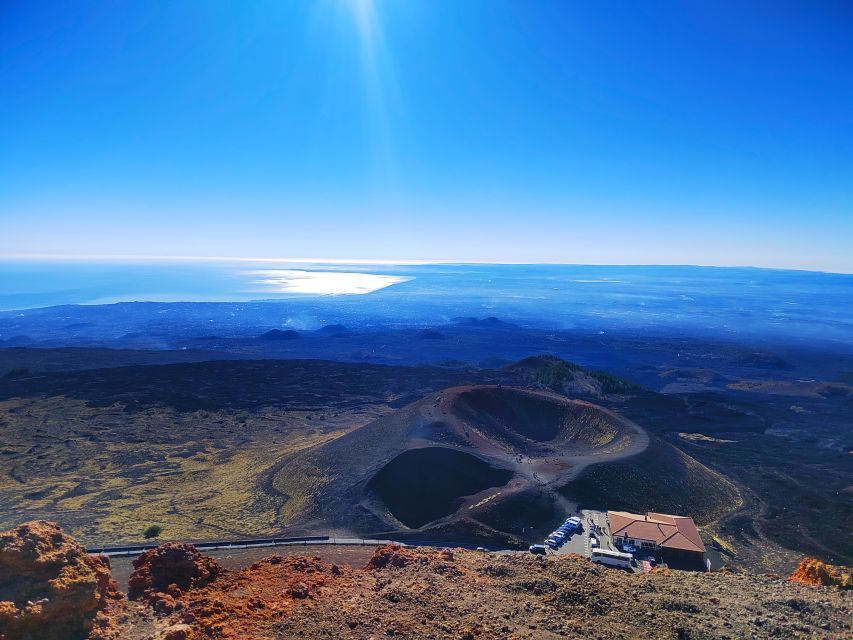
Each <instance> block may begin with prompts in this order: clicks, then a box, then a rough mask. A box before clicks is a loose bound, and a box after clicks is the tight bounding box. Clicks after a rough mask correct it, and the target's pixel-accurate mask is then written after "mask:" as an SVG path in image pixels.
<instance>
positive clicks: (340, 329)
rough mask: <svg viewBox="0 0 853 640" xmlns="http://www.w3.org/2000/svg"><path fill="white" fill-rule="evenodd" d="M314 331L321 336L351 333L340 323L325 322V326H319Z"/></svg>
mask: <svg viewBox="0 0 853 640" xmlns="http://www.w3.org/2000/svg"><path fill="white" fill-rule="evenodd" d="M314 333H316V334H319V335H321V336H337V335H341V334H344V333H351V332H350V330H349V329H348V328H347V327H345V326H344V325H342V324H327V325H326V326H325V327H320V328H319V329H317V330H316V331H315V332H314Z"/></svg>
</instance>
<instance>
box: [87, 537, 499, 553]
mask: <svg viewBox="0 0 853 640" xmlns="http://www.w3.org/2000/svg"><path fill="white" fill-rule="evenodd" d="M165 542H167V541H166V540H160V541H158V542H153V543H151V544H142V545H127V546H122V547H88V548H87V549H86V552H87V553H91V554H94V555H104V556H111V557H121V556H135V555H139V554H141V553H144V552H145V551H148V550H149V549H155V548H157V547H158V546H159V545H161V544H163V543H165ZM191 544H192V545H193V546H194V547H195V548H196V549H198V550H199V551H213V550H228V549H257V548H261V547H288V546H291V547H296V546H300V547H301V546H306V545H309V544H310V545H316V544H336V545H357V546H370V547H380V546H382V545H386V544H399V545H402V546H406V547H439V548H442V547H451V548H458V547H462V548H468V549H475V548H477V549H479V548H484V547H477V546H476V545H470V544H463V543H459V542H448V541H446V540H444V541H438V540H415V541H413V540H407V541H405V542H403V541H400V540H376V539H371V538H335V537H331V536H305V537H300V538H257V539H244V540H214V541H208V542H193V543H191ZM488 550H489V551H515V550H513V549H495V548H493V547H489V549H488Z"/></svg>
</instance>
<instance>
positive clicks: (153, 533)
mask: <svg viewBox="0 0 853 640" xmlns="http://www.w3.org/2000/svg"><path fill="white" fill-rule="evenodd" d="M161 533H163V527H161V526H159V525H156V524H152V525H151V526H150V527H148V528H147V529H146V530H145V532H144V533H143V534H142V535H144V536H145V539H146V540H150V539H151V538H156V537H158V536H159V535H160V534H161Z"/></svg>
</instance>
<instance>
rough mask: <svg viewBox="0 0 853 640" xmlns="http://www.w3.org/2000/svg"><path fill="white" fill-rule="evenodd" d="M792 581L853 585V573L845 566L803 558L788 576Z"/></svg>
mask: <svg viewBox="0 0 853 640" xmlns="http://www.w3.org/2000/svg"><path fill="white" fill-rule="evenodd" d="M788 580H789V581H790V582H799V583H801V584H809V585H813V586H816V587H817V586H823V587H841V588H842V589H850V588H851V587H853V574H851V573H850V570H849V569H847V568H845V567H835V566H833V565H831V564H826V563H825V562H821V561H820V560H815V559H814V558H803V560H802V562H800V566H799V567H797V570H796V571H794V573H793V574H792V575H791V577H790V578H788Z"/></svg>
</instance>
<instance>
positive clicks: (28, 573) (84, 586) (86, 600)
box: [0, 520, 123, 640]
mask: <svg viewBox="0 0 853 640" xmlns="http://www.w3.org/2000/svg"><path fill="white" fill-rule="evenodd" d="M0 585H2V586H3V587H4V588H3V591H2V600H0V640H13V639H14V640H30V639H32V640H36V639H38V640H64V639H65V638H79V637H83V636H86V635H87V634H88V637H89V638H92V639H93V640H95V639H98V640H106V639H109V638H117V637H118V632H117V630H116V629H115V628H114V626H113V623H111V622H110V620H109V618H108V617H107V616H105V615H104V612H105V611H106V610H107V609H108V608H109V605H110V604H111V603H112V602H114V601H119V600H121V599H122V597H123V596H122V594H121V593H120V592H119V591H118V588H117V585H116V583H115V581H114V580H113V579H112V575H111V573H110V564H109V560H108V559H107V558H105V557H95V556H91V555H89V554H87V553H86V551H85V549H83V547H82V546H80V545H79V544H78V543H77V542H76V541H75V540H74V539H73V538H71V537H70V536H67V535H66V534H65V533H64V532H63V531H62V529H60V528H59V526H58V525H57V524H56V523H53V522H47V521H44V520H36V521H33V522H27V523H25V524H22V525H20V526H18V527H16V528H15V529H12V530H11V531H4V532H2V533H0Z"/></svg>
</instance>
